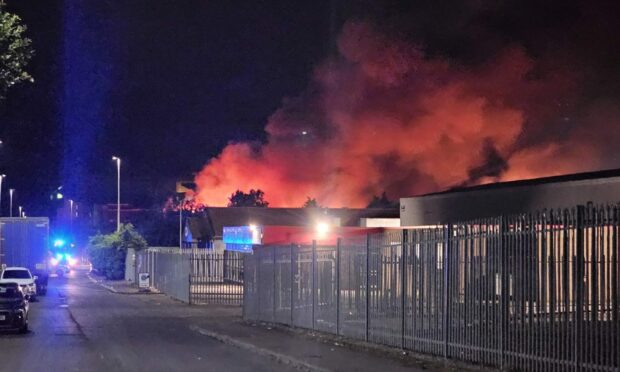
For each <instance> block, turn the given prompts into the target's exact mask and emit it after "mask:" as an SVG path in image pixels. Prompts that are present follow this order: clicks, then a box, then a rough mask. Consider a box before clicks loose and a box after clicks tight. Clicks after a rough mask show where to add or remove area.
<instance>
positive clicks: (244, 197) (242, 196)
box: [228, 189, 269, 208]
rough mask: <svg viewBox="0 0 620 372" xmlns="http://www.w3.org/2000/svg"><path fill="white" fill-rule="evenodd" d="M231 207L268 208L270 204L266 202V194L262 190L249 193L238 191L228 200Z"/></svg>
mask: <svg viewBox="0 0 620 372" xmlns="http://www.w3.org/2000/svg"><path fill="white" fill-rule="evenodd" d="M228 200H229V202H228V206H229V207H264V208H266V207H268V206H269V202H267V201H266V200H265V193H264V192H263V191H262V190H260V189H256V190H254V189H252V190H250V192H249V193H247V194H246V193H244V192H243V191H241V190H237V191H236V192H235V193H234V194H232V195H231V196H230V198H228Z"/></svg>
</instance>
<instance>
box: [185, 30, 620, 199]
mask: <svg viewBox="0 0 620 372" xmlns="http://www.w3.org/2000/svg"><path fill="white" fill-rule="evenodd" d="M338 50H339V55H337V56H334V57H332V58H329V59H328V60H326V61H324V62H323V63H322V64H321V65H320V66H318V67H317V68H316V69H315V71H314V74H313V76H312V79H311V82H310V84H309V86H308V88H307V90H306V91H305V92H303V93H302V94H301V95H300V96H299V97H296V98H291V99H286V100H284V102H283V104H282V107H281V108H280V109H279V110H277V111H276V112H275V113H274V114H273V115H272V116H271V117H270V118H269V120H268V123H267V126H266V132H267V134H268V139H267V141H266V143H249V142H241V143H231V144H229V145H228V146H227V147H226V148H224V150H223V151H222V152H221V154H220V155H219V156H217V157H216V158H213V159H211V160H210V161H209V162H208V164H207V165H206V166H205V167H204V169H202V171H201V172H199V173H198V175H197V176H196V183H197V185H198V193H197V200H198V201H199V202H201V203H204V204H207V205H214V206H220V205H226V204H227V202H228V197H229V196H230V195H231V194H232V193H233V192H234V191H236V190H237V189H239V190H243V191H247V190H249V189H256V188H259V189H261V190H263V191H264V192H265V197H266V200H268V201H269V202H270V205H271V206H276V207H285V206H286V207H298V206H301V205H302V204H303V203H304V201H305V200H306V198H307V197H312V198H316V199H317V200H318V202H319V203H320V204H321V205H325V206H330V207H345V206H346V207H363V206H365V205H366V204H367V203H368V201H369V200H370V199H371V197H372V196H373V195H380V194H381V193H382V192H383V191H386V192H387V194H388V195H389V196H390V197H392V198H398V197H401V196H410V195H414V194H419V193H425V192H432V191H437V190H440V189H444V188H447V187H451V186H455V185H470V184H478V183H483V182H495V181H501V180H513V179H521V178H532V177H539V176H548V175H556V174H561V173H568V172H574V171H583V170H590V169H593V168H600V167H605V166H609V165H612V166H613V158H610V156H609V151H608V149H610V148H613V143H614V141H615V140H616V139H617V138H616V137H618V135H617V134H615V132H613V133H610V131H609V129H608V128H613V127H614V124H615V125H616V127H618V125H617V124H619V123H618V119H617V118H619V117H620V115H617V114H618V113H617V111H618V110H617V109H616V108H615V107H616V106H615V105H614V104H613V103H611V104H607V105H603V107H585V108H584V107H580V108H579V110H577V109H576V108H575V107H576V105H575V102H577V101H578V95H579V93H578V89H577V87H578V86H579V74H577V73H575V72H573V71H569V70H568V69H566V68H563V67H562V68H558V67H557V66H555V67H554V68H550V67H549V66H550V65H551V64H549V63H545V61H536V60H534V59H533V58H531V57H530V56H528V55H527V53H526V52H525V51H524V50H523V49H522V48H520V47H518V46H510V47H506V48H505V49H503V50H502V51H500V52H499V53H498V54H497V55H496V56H495V57H494V58H492V59H491V60H488V61H486V62H484V63H482V64H479V65H477V66H460V65H455V64H453V63H450V62H449V61H447V60H444V59H441V58H436V57H434V58H431V57H429V56H427V55H425V54H424V52H423V51H422V50H421V49H420V48H419V47H416V46H415V45H411V44H409V43H407V42H405V41H403V40H393V39H391V38H388V37H386V36H385V35H383V34H381V33H379V32H377V31H376V30H375V29H374V28H373V27H372V26H371V25H369V24H367V23H362V22H350V23H347V24H346V25H345V26H344V28H343V30H342V33H341V35H340V37H339V40H338ZM614 115H615V116H614ZM609 118H614V119H611V120H612V122H610V121H609V120H610V119H609ZM613 120H615V122H613ZM600 143H604V145H603V146H600V145H599V144H600ZM610 163H611V164H610Z"/></svg>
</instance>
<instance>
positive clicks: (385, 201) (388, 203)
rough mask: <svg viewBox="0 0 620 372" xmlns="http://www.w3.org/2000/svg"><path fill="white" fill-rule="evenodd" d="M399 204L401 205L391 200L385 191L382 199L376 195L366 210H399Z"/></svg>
mask: <svg viewBox="0 0 620 372" xmlns="http://www.w3.org/2000/svg"><path fill="white" fill-rule="evenodd" d="M399 204H400V203H399V202H398V201H392V200H390V199H389V198H388V196H387V194H386V192H385V191H384V192H383V194H381V196H380V197H379V196H376V195H375V196H373V197H372V200H371V201H370V203H368V206H367V207H366V208H398V205H399Z"/></svg>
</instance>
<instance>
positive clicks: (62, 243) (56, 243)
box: [54, 239, 66, 248]
mask: <svg viewBox="0 0 620 372" xmlns="http://www.w3.org/2000/svg"><path fill="white" fill-rule="evenodd" d="M65 243H66V242H65V241H64V240H62V239H56V240H54V247H56V248H60V247H64V246H65Z"/></svg>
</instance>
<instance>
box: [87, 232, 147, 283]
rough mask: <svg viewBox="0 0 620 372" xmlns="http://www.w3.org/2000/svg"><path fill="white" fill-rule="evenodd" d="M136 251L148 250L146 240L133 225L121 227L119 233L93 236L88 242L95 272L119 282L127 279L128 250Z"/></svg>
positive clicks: (89, 254)
mask: <svg viewBox="0 0 620 372" xmlns="http://www.w3.org/2000/svg"><path fill="white" fill-rule="evenodd" d="M129 248H133V249H135V250H136V251H139V250H141V249H145V248H147V243H146V240H144V238H143V237H142V236H141V235H140V234H139V233H138V232H137V231H136V230H135V228H134V227H133V225H132V224H124V225H121V228H120V230H119V231H115V232H113V233H111V234H97V235H95V236H91V237H90V239H89V242H88V256H89V258H90V261H91V263H92V265H93V270H95V271H96V272H98V273H99V274H101V275H104V276H105V277H106V278H107V279H111V280H118V279H123V278H124V277H125V258H126V257H127V250H128V249H129Z"/></svg>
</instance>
